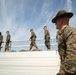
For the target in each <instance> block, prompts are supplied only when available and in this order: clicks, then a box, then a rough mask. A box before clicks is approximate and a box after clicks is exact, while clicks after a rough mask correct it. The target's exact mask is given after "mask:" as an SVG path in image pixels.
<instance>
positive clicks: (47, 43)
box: [45, 40, 50, 49]
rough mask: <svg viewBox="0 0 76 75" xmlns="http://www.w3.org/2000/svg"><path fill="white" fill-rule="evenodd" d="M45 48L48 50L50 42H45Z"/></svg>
mask: <svg viewBox="0 0 76 75" xmlns="http://www.w3.org/2000/svg"><path fill="white" fill-rule="evenodd" d="M45 46H46V47H47V49H50V40H45Z"/></svg>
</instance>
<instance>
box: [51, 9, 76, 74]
mask: <svg viewBox="0 0 76 75" xmlns="http://www.w3.org/2000/svg"><path fill="white" fill-rule="evenodd" d="M72 16H73V13H72V12H66V11H65V10H60V11H59V12H58V13H57V15H56V16H55V17H54V18H53V19H52V22H53V23H55V25H56V29H58V30H59V35H57V36H58V38H57V40H58V52H59V55H60V60H61V64H60V70H59V73H58V74H57V75H76V29H75V28H72V27H70V26H69V19H70V18H71V17H72Z"/></svg>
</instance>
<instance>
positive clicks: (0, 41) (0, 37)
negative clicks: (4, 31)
mask: <svg viewBox="0 0 76 75" xmlns="http://www.w3.org/2000/svg"><path fill="white" fill-rule="evenodd" d="M2 41H3V35H0V51H1V45H2Z"/></svg>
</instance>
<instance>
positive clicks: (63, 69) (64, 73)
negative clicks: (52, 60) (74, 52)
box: [58, 58, 76, 75]
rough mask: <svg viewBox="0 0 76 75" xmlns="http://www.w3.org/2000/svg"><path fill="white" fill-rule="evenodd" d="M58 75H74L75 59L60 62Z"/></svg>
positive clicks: (75, 70) (75, 71) (75, 69)
mask: <svg viewBox="0 0 76 75" xmlns="http://www.w3.org/2000/svg"><path fill="white" fill-rule="evenodd" d="M58 75H76V58H72V59H65V60H64V61H62V62H61V65H60V71H59V74H58Z"/></svg>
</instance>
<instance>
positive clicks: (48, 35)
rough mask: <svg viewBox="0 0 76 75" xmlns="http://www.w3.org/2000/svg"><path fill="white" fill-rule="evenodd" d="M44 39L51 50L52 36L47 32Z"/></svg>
mask: <svg viewBox="0 0 76 75" xmlns="http://www.w3.org/2000/svg"><path fill="white" fill-rule="evenodd" d="M44 34H45V35H44V39H45V45H46V47H47V49H50V34H49V31H48V30H45V32H44Z"/></svg>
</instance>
